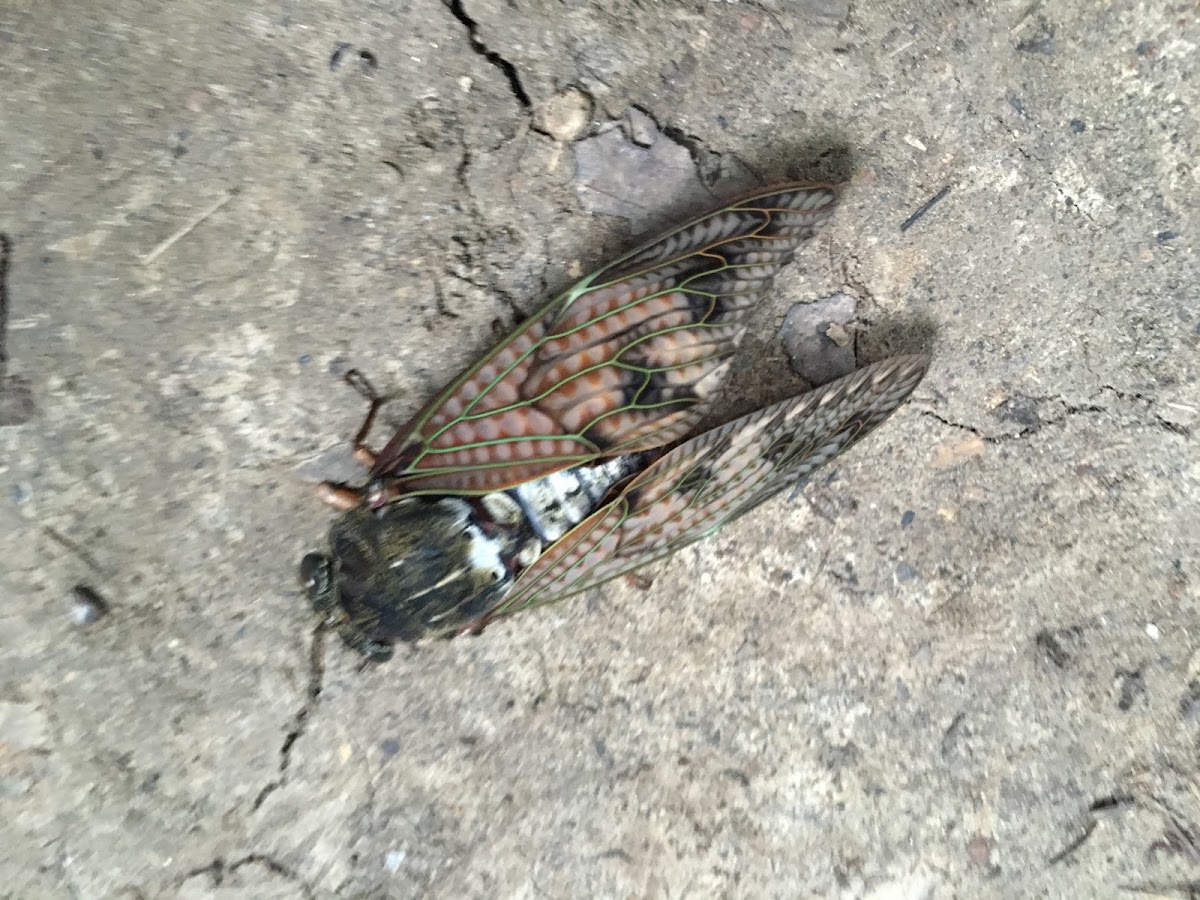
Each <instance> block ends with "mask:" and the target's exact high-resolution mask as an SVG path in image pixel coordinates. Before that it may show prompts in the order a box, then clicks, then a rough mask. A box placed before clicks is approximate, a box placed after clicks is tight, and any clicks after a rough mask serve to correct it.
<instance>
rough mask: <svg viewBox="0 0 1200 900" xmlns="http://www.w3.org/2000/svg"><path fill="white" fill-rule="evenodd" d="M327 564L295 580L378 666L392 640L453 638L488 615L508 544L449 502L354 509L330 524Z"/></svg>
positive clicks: (507, 579) (512, 541)
mask: <svg viewBox="0 0 1200 900" xmlns="http://www.w3.org/2000/svg"><path fill="white" fill-rule="evenodd" d="M329 545H330V555H329V556H323V555H320V554H316V553H310V554H308V555H307V556H305V557H304V559H303V560H302V561H301V563H300V579H301V581H302V583H303V584H304V586H305V589H306V590H307V591H308V596H309V599H310V600H311V601H312V605H313V608H314V609H315V610H316V611H317V612H318V613H319V614H320V615H322V616H325V617H327V618H328V619H329V620H330V621H331V623H332V624H335V625H337V627H338V630H339V633H340V634H341V636H342V638H343V639H344V640H345V641H346V643H347V644H349V645H350V646H352V647H353V648H354V649H357V650H359V651H360V652H362V653H364V654H365V655H368V656H372V657H377V658H386V657H387V656H389V655H391V644H392V643H393V642H394V641H415V640H417V639H419V638H422V637H425V636H426V635H431V634H443V633H447V632H449V633H453V632H455V631H457V630H460V629H462V628H464V627H467V626H469V625H470V624H472V623H473V622H476V621H478V620H479V619H480V618H481V617H482V616H483V615H484V614H485V613H487V612H488V611H489V610H490V609H491V608H492V607H494V606H495V605H496V604H497V603H498V602H499V601H500V599H501V598H503V596H504V594H505V593H507V591H508V589H509V588H510V587H511V586H512V583H513V580H514V578H515V576H516V566H515V565H514V559H515V558H516V556H517V549H518V547H517V545H518V540H517V538H516V537H515V535H514V533H513V532H512V531H510V530H508V529H505V528H502V527H498V526H496V525H494V524H493V523H491V522H488V521H486V520H485V519H483V518H482V517H481V516H480V515H479V514H478V512H477V510H476V508H475V507H473V506H472V505H471V504H470V503H469V502H467V501H466V500H463V499H460V498H457V497H443V498H441V499H427V498H421V497H415V498H413V497H409V498H404V499H401V500H395V501H392V502H390V503H387V504H384V505H383V506H380V507H378V508H377V509H369V508H367V507H366V506H359V507H355V508H354V509H351V510H349V511H348V512H346V513H345V514H344V515H342V516H341V518H339V519H338V520H337V521H336V522H334V524H333V527H332V529H330V533H329Z"/></svg>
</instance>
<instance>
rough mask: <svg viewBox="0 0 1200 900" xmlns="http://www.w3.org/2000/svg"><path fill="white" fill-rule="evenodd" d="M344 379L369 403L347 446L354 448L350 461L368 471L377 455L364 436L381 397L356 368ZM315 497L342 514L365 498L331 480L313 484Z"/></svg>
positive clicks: (362, 491) (376, 412) (354, 490)
mask: <svg viewBox="0 0 1200 900" xmlns="http://www.w3.org/2000/svg"><path fill="white" fill-rule="evenodd" d="M344 378H345V382H346V384H348V385H350V387H352V388H354V390H355V391H357V392H358V394H359V396H361V397H362V398H363V399H364V400H366V401H367V403H368V404H369V405H368V407H367V415H366V416H365V417H364V418H363V422H362V425H360V426H359V427H358V431H357V432H355V434H354V438H353V440H352V441H351V444H352V446H353V447H354V459H355V460H356V461H357V462H358V463H359V464H361V465H363V466H365V467H366V468H368V469H372V468H374V467H375V459H376V456H377V454H376V453H375V451H374V450H372V449H371V448H370V447H368V446H367V443H366V441H367V435H368V434H370V433H371V428H372V426H373V425H374V424H375V416H376V415H377V414H378V412H379V407H381V406H382V405H383V399H384V398H383V397H382V396H381V395H380V394H379V392H378V391H376V390H375V388H374V387H373V386H372V385H371V382H369V381H367V376H366V375H364V374H363V373H362V372H360V371H358V369H351V370H350V371H349V372H347V373H346V374H345V376H344ZM317 496H318V497H320V498H321V499H322V500H324V501H325V502H326V503H328V504H329V505H330V506H332V507H333V508H334V509H340V510H342V511H345V510H348V509H354V507H356V506H359V505H361V504H362V502H363V501H364V500H366V499H368V496H367V492H366V491H364V490H361V489H358V488H352V487H348V486H347V485H344V484H335V483H334V482H332V481H322V482H321V483H320V484H319V485H317Z"/></svg>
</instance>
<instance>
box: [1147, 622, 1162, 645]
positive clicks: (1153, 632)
mask: <svg viewBox="0 0 1200 900" xmlns="http://www.w3.org/2000/svg"><path fill="white" fill-rule="evenodd" d="M1146 634H1148V635H1149V636H1150V640H1152V641H1157V640H1158V639H1159V638H1160V637H1162V635H1161V633H1160V632H1159V630H1158V626H1157V625H1155V624H1154V623H1153V622H1147V623H1146Z"/></svg>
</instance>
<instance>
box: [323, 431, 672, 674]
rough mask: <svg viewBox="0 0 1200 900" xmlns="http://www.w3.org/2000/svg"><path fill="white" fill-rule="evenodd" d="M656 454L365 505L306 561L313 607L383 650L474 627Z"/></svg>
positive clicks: (361, 642) (355, 638)
mask: <svg viewBox="0 0 1200 900" xmlns="http://www.w3.org/2000/svg"><path fill="white" fill-rule="evenodd" d="M652 458H653V455H652V454H649V453H635V454H627V455H624V456H619V457H614V458H612V459H608V460H604V461H602V462H598V463H594V464H591V465H586V466H578V467H575V468H572V469H566V470H563V471H561V472H556V473H554V474H551V475H548V476H546V477H544V478H539V479H536V480H535V481H531V482H526V483H524V484H519V485H517V486H515V487H512V488H509V489H507V490H503V491H494V492H492V493H489V494H484V495H481V496H477V497H469V496H462V495H453V496H411V497H401V498H399V499H396V500H391V501H390V502H387V503H383V504H381V505H378V506H374V507H372V505H371V504H369V503H363V504H361V505H359V506H357V507H354V508H353V509H350V510H348V511H347V512H346V513H345V514H344V515H342V516H341V517H340V518H339V519H338V520H337V521H336V522H335V523H334V525H333V527H332V529H331V530H330V534H329V543H330V549H331V555H330V557H320V556H311V557H309V558H307V559H306V562H305V570H306V575H305V581H306V583H307V584H308V586H309V592H310V596H311V598H312V602H313V605H314V607H315V608H316V609H317V610H318V612H320V613H321V614H323V615H326V616H330V617H331V618H332V619H333V620H334V621H336V622H338V623H339V624H340V625H341V626H342V629H343V636H346V637H347V638H348V640H350V642H351V643H353V644H355V645H356V646H358V647H359V648H360V649H364V650H365V651H366V652H368V653H370V654H372V655H376V656H379V655H384V654H385V652H386V650H385V648H386V647H387V645H389V644H391V643H393V642H395V641H415V640H419V639H420V638H423V637H426V636H430V635H441V634H447V635H452V634H456V633H459V632H462V631H467V630H473V629H475V628H477V627H478V626H479V625H480V624H481V623H482V622H484V621H486V619H487V617H488V614H489V613H490V612H491V611H492V610H493V609H495V608H496V607H497V606H499V605H500V604H501V603H502V601H503V600H504V597H505V596H506V595H507V594H508V592H509V590H510V589H511V588H512V586H513V584H514V582H515V581H516V579H517V578H518V577H519V576H520V575H521V573H522V572H523V571H524V570H525V569H527V568H528V567H529V566H531V565H533V563H535V562H536V561H537V560H538V559H539V558H540V556H541V555H542V553H543V551H544V550H545V549H546V548H547V547H550V546H552V545H553V544H554V543H555V542H556V541H558V540H559V539H561V538H562V536H563V535H565V534H566V533H567V532H569V531H570V530H571V529H572V528H574V527H575V526H576V525H578V524H579V523H580V522H582V521H583V520H584V519H586V518H587V517H588V516H590V515H591V514H592V513H593V512H594V511H595V510H596V509H598V508H599V507H600V506H601V505H602V504H603V503H604V502H605V500H606V498H608V497H609V496H610V494H611V492H612V491H613V489H614V487H616V486H618V485H619V484H621V483H622V482H624V481H626V480H627V479H628V478H629V477H630V476H632V475H635V474H636V473H637V472H639V471H641V470H642V469H643V468H644V467H645V466H646V465H647V464H648V463H649V461H650V460H651V459H652Z"/></svg>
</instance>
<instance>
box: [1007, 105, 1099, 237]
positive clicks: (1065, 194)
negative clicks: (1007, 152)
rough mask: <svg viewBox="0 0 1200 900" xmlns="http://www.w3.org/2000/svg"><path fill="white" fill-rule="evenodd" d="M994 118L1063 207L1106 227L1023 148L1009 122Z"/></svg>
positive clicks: (1048, 168)
mask: <svg viewBox="0 0 1200 900" xmlns="http://www.w3.org/2000/svg"><path fill="white" fill-rule="evenodd" d="M992 118H993V119H995V121H996V124H997V125H999V126H1000V127H1001V128H1003V129H1004V130H1005V131H1007V132H1008V136H1009V137H1010V138H1012V140H1013V147H1014V149H1016V151H1017V152H1018V153H1019V154H1021V156H1022V157H1023V158H1024V159H1025V160H1026V161H1027V162H1031V163H1033V164H1035V165H1037V166H1038V167H1040V168H1041V169H1042V174H1043V175H1044V176H1045V178H1046V180H1047V181H1049V182H1050V184H1051V185H1052V186H1053V187H1054V190H1055V191H1057V192H1058V199H1059V200H1061V201H1062V202H1063V205H1065V206H1066V207H1067V208H1068V209H1073V210H1075V211H1076V212H1078V213H1079V214H1080V215H1081V216H1083V217H1084V218H1085V219H1087V220H1088V221H1089V222H1091V223H1092V224H1093V225H1095V226H1096V227H1097V228H1103V227H1104V226H1103V225H1101V224H1100V223H1099V222H1097V221H1096V220H1095V219H1094V218H1092V214H1091V213H1089V212H1088V211H1087V210H1086V209H1084V208H1083V207H1082V206H1080V205H1079V204H1078V203H1077V202H1076V200H1075V198H1074V197H1073V196H1072V195H1071V193H1070V191H1068V190H1067V188H1066V187H1065V186H1064V185H1063V184H1062V182H1060V181H1059V180H1058V179H1057V178H1055V177H1054V173H1053V171H1051V169H1050V167H1049V165H1047V164H1046V163H1045V162H1043V161H1042V160H1040V159H1037V158H1036V157H1034V156H1033V154H1031V153H1030V152H1029V151H1028V150H1026V149H1025V148H1024V147H1022V146H1021V143H1020V137H1019V135H1018V134H1017V131H1016V129H1015V128H1012V127H1010V126H1009V124H1008V123H1007V122H1005V121H1004V119H1003V118H1001V117H1000V116H997V115H994V114H993V115H992Z"/></svg>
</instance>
